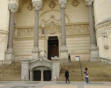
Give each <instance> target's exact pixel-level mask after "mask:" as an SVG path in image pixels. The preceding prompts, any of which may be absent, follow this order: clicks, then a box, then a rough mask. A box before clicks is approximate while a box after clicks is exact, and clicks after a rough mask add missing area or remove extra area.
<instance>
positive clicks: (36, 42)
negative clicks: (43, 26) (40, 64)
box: [32, 0, 42, 59]
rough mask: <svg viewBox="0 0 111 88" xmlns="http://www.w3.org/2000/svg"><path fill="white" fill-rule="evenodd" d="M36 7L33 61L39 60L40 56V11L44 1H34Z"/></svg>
mask: <svg viewBox="0 0 111 88" xmlns="http://www.w3.org/2000/svg"><path fill="white" fill-rule="evenodd" d="M32 3H33V7H34V11H35V12H34V13H35V16H34V47H33V51H32V57H33V59H37V58H38V56H39V11H40V8H41V6H42V0H32Z"/></svg>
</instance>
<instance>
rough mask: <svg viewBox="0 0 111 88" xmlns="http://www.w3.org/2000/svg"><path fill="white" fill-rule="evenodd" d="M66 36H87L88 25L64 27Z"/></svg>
mask: <svg viewBox="0 0 111 88" xmlns="http://www.w3.org/2000/svg"><path fill="white" fill-rule="evenodd" d="M66 33H67V35H74V34H89V26H88V24H87V25H86V24H73V25H70V26H67V27H66Z"/></svg>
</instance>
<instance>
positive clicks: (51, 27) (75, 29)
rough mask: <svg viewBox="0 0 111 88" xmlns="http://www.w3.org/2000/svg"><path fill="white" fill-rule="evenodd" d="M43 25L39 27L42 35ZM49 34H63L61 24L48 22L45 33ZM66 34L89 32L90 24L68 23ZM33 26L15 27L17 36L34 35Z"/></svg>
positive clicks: (27, 36)
mask: <svg viewBox="0 0 111 88" xmlns="http://www.w3.org/2000/svg"><path fill="white" fill-rule="evenodd" d="M42 32H43V30H42V27H39V36H40V37H41V36H42ZM47 34H61V26H60V25H59V24H56V23H54V22H51V23H49V24H47V25H46V26H45V27H44V35H47ZM66 34H67V35H68V36H72V35H75V34H76V35H77V34H89V26H88V24H72V25H66ZM33 36H34V33H33V27H31V28H25V27H24V28H23V27H22V28H20V27H17V28H16V29H15V38H29V37H33Z"/></svg>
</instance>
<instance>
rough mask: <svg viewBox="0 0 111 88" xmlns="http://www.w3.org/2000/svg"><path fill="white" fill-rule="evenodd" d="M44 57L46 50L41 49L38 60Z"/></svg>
mask: <svg viewBox="0 0 111 88" xmlns="http://www.w3.org/2000/svg"><path fill="white" fill-rule="evenodd" d="M45 58H46V52H45V50H41V52H40V60H44V59H45Z"/></svg>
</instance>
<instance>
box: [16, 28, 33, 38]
mask: <svg viewBox="0 0 111 88" xmlns="http://www.w3.org/2000/svg"><path fill="white" fill-rule="evenodd" d="M14 35H15V38H27V37H33V28H25V27H23V28H19V27H18V28H16V29H15V32H14Z"/></svg>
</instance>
